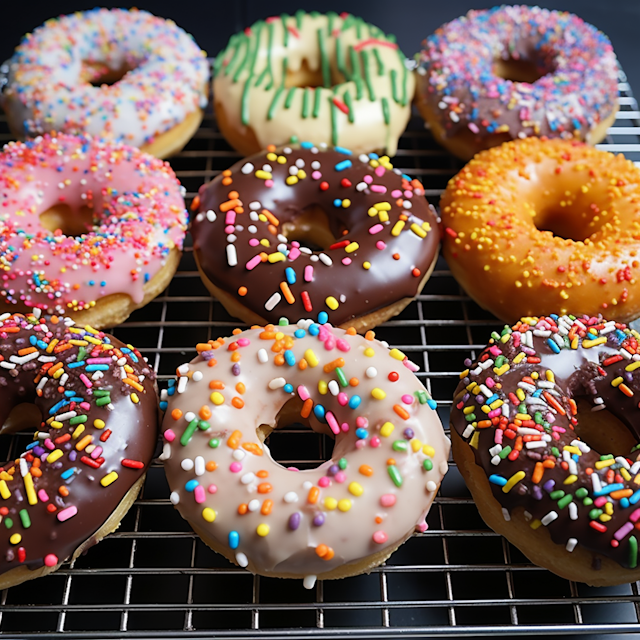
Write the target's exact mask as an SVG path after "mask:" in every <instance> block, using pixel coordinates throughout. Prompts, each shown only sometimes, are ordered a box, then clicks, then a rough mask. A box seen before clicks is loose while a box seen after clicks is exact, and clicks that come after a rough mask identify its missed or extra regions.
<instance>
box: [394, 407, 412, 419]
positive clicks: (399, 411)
mask: <svg viewBox="0 0 640 640" xmlns="http://www.w3.org/2000/svg"><path fill="white" fill-rule="evenodd" d="M393 410H394V411H395V412H396V413H397V414H398V415H399V416H400V417H401V418H402V419H403V420H408V419H409V412H408V411H407V410H406V409H405V408H404V407H403V406H401V405H399V404H394V405H393Z"/></svg>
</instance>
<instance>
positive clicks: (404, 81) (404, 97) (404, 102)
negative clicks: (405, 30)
mask: <svg viewBox="0 0 640 640" xmlns="http://www.w3.org/2000/svg"><path fill="white" fill-rule="evenodd" d="M394 40H395V38H394ZM394 40H392V41H391V42H393V41H394ZM398 57H399V58H400V66H401V67H402V101H401V102H400V104H401V105H402V106H403V107H406V106H407V67H406V66H405V64H404V54H403V53H402V51H400V49H398Z"/></svg>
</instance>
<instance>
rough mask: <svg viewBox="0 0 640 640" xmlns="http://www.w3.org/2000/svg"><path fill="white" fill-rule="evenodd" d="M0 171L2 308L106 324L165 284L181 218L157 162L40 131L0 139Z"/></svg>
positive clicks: (121, 148) (167, 172) (167, 173)
mask: <svg viewBox="0 0 640 640" xmlns="http://www.w3.org/2000/svg"><path fill="white" fill-rule="evenodd" d="M0 176H1V183H2V190H1V192H0V285H1V288H0V301H2V302H3V303H4V305H5V306H6V307H7V308H8V309H9V310H14V311H15V310H19V311H23V310H25V309H27V308H31V307H37V308H39V309H42V310H46V311H48V312H50V313H56V314H62V315H68V316H72V317H73V318H74V319H76V320H81V321H82V322H84V323H89V324H92V325H93V326H95V327H96V328H102V327H105V326H113V325H115V324H119V323H120V322H123V321H124V319H125V318H126V317H127V316H128V315H129V314H130V313H131V311H133V310H134V309H137V308H138V307H141V306H143V305H145V304H146V303H147V302H149V301H150V300H151V299H152V298H154V297H155V296H157V295H158V294H159V293H160V292H161V291H162V290H163V289H164V288H165V287H166V286H167V284H168V282H169V280H171V277H172V276H173V273H175V270H176V268H177V266H178V261H179V259H180V251H181V249H182V243H183V240H184V235H185V232H186V224H187V219H188V218H187V212H186V210H185V206H184V200H183V197H182V193H183V191H182V187H181V186H180V183H179V182H178V180H177V179H176V177H175V174H174V173H173V171H172V169H171V167H170V166H169V165H168V164H167V163H166V162H163V161H162V160H158V159H157V158H154V157H153V156H150V155H148V154H146V153H142V152H140V151H139V150H138V149H134V148H133V147H128V146H125V145H123V144H120V143H108V142H103V141H99V140H97V139H91V138H89V137H86V136H72V135H65V134H60V135H57V136H55V135H49V134H47V135H45V136H42V137H39V138H36V139H35V140H29V141H27V142H15V143H10V144H8V145H7V146H6V147H5V148H4V151H3V152H2V153H1V154H0ZM64 232H67V233H64Z"/></svg>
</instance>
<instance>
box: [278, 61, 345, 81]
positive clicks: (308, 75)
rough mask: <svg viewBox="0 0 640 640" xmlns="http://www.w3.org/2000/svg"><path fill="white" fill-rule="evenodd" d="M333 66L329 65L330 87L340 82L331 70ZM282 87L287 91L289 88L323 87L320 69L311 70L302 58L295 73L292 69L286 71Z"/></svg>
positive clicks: (307, 62)
mask: <svg viewBox="0 0 640 640" xmlns="http://www.w3.org/2000/svg"><path fill="white" fill-rule="evenodd" d="M333 66H334V65H330V73H331V85H329V86H333V85H336V84H340V82H342V80H340V78H339V77H338V74H337V73H336V71H335V70H334V69H333ZM284 86H285V88H287V89H289V88H291V87H300V88H304V87H309V88H311V89H313V88H315V87H324V86H326V85H325V84H324V80H323V77H322V68H321V67H318V68H317V69H312V68H311V67H310V66H309V61H308V60H307V59H306V58H304V59H303V60H302V63H301V65H300V68H299V69H296V70H295V71H294V70H292V69H287V73H286V75H285V78H284Z"/></svg>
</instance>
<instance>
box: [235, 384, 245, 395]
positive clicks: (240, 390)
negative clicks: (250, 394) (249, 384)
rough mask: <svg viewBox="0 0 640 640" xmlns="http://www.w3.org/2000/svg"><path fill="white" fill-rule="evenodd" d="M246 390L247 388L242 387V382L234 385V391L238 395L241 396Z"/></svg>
mask: <svg viewBox="0 0 640 640" xmlns="http://www.w3.org/2000/svg"><path fill="white" fill-rule="evenodd" d="M246 390H247V388H246V387H245V386H244V382H238V384H237V385H236V391H237V392H238V393H239V394H243V393H244V392H245V391H246Z"/></svg>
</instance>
